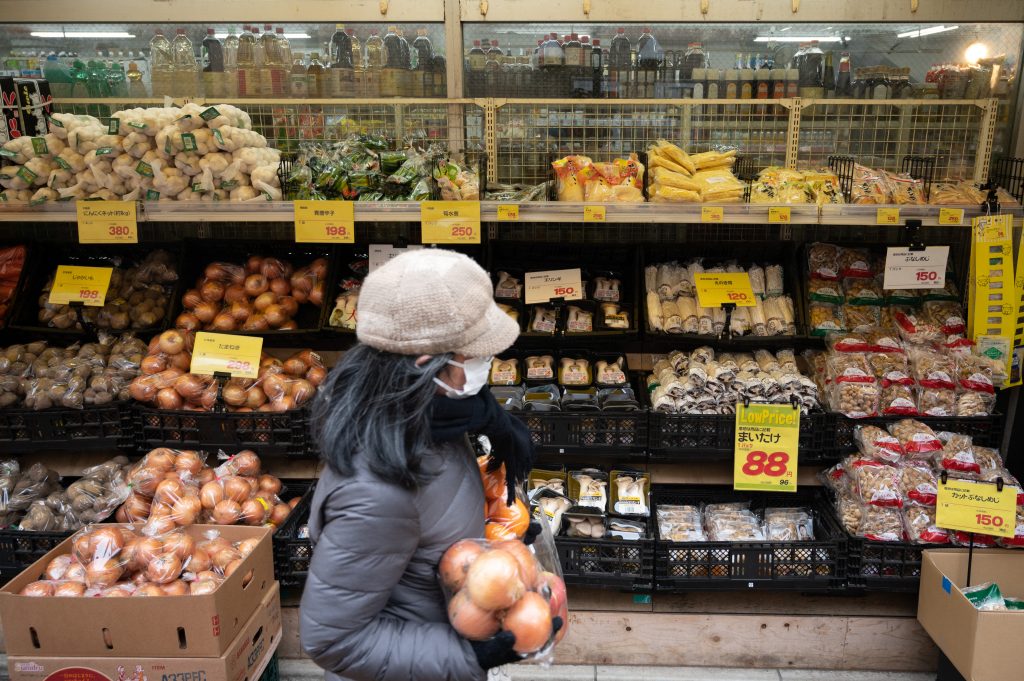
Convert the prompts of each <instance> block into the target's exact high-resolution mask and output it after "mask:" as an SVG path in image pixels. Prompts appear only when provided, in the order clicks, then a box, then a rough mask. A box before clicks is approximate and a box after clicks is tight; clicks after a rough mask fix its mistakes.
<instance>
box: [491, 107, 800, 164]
mask: <svg viewBox="0 0 1024 681" xmlns="http://www.w3.org/2000/svg"><path fill="white" fill-rule="evenodd" d="M497 107H498V109H497V117H496V124H495V135H496V138H497V139H496V150H497V170H498V173H497V179H498V182H501V183H506V184H516V183H523V184H537V183H540V182H544V181H545V180H547V179H549V178H550V176H551V166H550V163H551V161H552V160H553V159H554V158H557V157H559V156H564V155H567V154H584V155H587V156H590V157H591V158H593V159H594V160H610V159H612V158H619V157H624V156H628V155H629V154H630V153H632V152H640V151H645V150H646V149H647V146H648V145H649V144H651V143H652V142H655V141H656V140H658V139H660V138H664V139H667V140H670V141H672V142H675V143H677V144H681V145H682V146H684V147H685V148H686V149H687V151H690V152H700V151H707V150H709V149H713V148H717V147H723V146H724V147H737V148H738V149H739V152H740V154H741V155H743V156H744V157H750V158H751V159H752V162H753V164H754V165H755V166H756V167H763V166H767V165H782V164H784V163H785V161H786V147H787V144H786V142H787V138H786V131H787V128H788V126H789V116H790V114H789V108H787V106H786V103H784V102H783V100H770V101H766V100H757V101H756V102H754V101H750V102H740V101H736V100H667V101H659V102H652V101H643V100H617V101H596V100H590V101H587V102H580V101H571V100H570V101H566V100H556V101H546V102H524V101H521V100H510V101H506V102H502V103H498V104H497Z"/></svg>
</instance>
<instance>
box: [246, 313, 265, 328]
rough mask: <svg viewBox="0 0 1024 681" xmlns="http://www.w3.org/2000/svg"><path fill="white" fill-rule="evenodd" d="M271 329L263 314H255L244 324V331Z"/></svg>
mask: <svg viewBox="0 0 1024 681" xmlns="http://www.w3.org/2000/svg"><path fill="white" fill-rule="evenodd" d="M269 328H270V324H268V323H267V318H266V317H264V316H263V314H262V313H261V312H257V313H255V314H253V315H252V316H251V317H249V318H248V319H246V320H245V323H244V324H242V331H266V330H267V329H269Z"/></svg>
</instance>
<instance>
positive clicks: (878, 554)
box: [847, 537, 939, 592]
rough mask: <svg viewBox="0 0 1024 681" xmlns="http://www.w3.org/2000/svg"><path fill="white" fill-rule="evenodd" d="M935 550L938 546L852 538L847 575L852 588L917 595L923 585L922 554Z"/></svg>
mask: <svg viewBox="0 0 1024 681" xmlns="http://www.w3.org/2000/svg"><path fill="white" fill-rule="evenodd" d="M934 548H939V547H936V546H928V545H922V544H909V543H906V542H884V541H871V540H868V539H860V538H857V537H851V538H850V540H849V550H848V555H849V563H848V572H847V579H848V582H849V588H851V589H862V590H864V591H890V592H907V591H910V592H916V591H917V589H918V586H919V584H920V582H921V552H922V551H924V550H926V549H934Z"/></svg>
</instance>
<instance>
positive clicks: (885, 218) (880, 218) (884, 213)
mask: <svg viewBox="0 0 1024 681" xmlns="http://www.w3.org/2000/svg"><path fill="white" fill-rule="evenodd" d="M875 224H876V225H898V224H900V209H899V208H879V209H878V210H876V211H875Z"/></svg>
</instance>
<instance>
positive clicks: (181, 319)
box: [174, 312, 200, 331]
mask: <svg viewBox="0 0 1024 681" xmlns="http://www.w3.org/2000/svg"><path fill="white" fill-rule="evenodd" d="M199 324H200V322H199V317H197V316H195V315H194V314H192V313H191V312H182V313H181V314H180V315H178V317H177V319H175V320H174V328H176V329H184V330H185V331H196V330H198V329H199Z"/></svg>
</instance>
